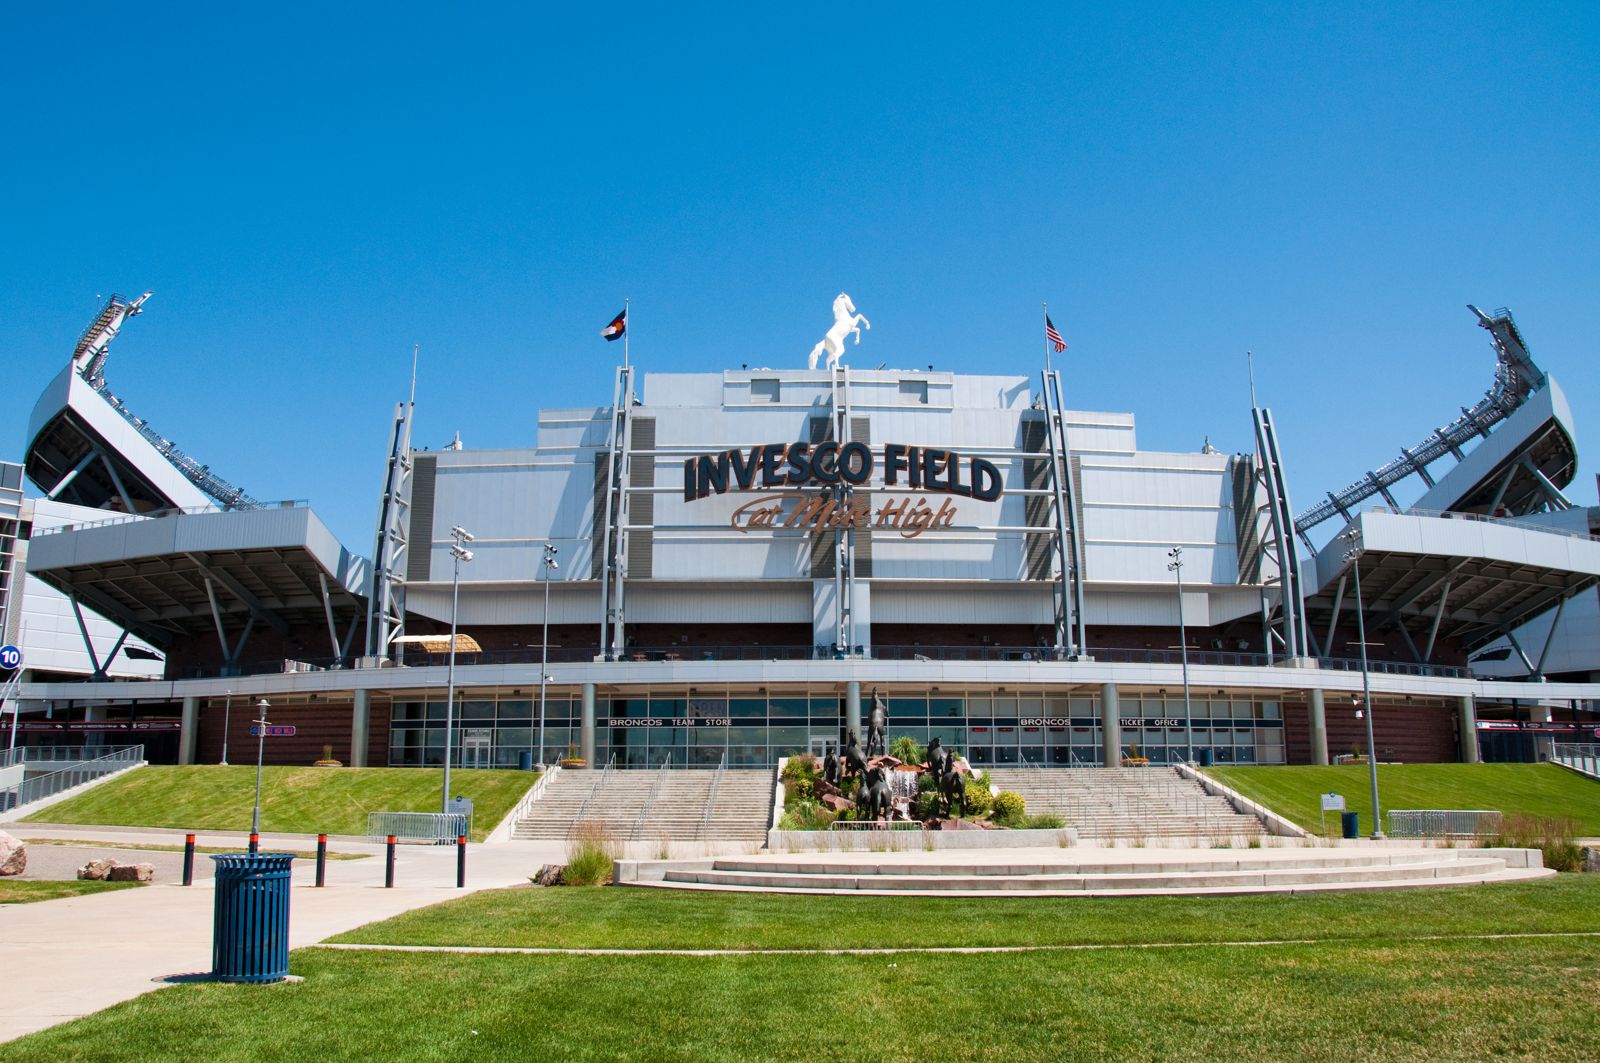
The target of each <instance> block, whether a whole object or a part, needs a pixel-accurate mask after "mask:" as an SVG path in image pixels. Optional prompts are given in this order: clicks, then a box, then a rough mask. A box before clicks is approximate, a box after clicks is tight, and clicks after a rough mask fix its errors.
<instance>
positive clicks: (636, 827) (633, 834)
mask: <svg viewBox="0 0 1600 1063" xmlns="http://www.w3.org/2000/svg"><path fill="white" fill-rule="evenodd" d="M671 767H672V753H671V751H668V753H667V759H666V760H663V761H662V762H661V767H660V768H658V769H656V781H655V785H653V786H651V787H650V792H649V793H648V794H646V795H645V799H644V804H642V805H640V806H639V818H638V819H635V820H634V821H633V829H632V830H630V831H629V832H628V840H629V841H632V840H634V839H635V838H638V837H639V832H640V831H641V830H643V829H644V825H645V821H646V820H648V819H649V818H650V810H651V809H652V808H654V807H655V804H656V795H657V794H659V793H660V792H661V787H662V784H664V783H665V782H666V781H667V771H668V770H669V769H670V768H671Z"/></svg>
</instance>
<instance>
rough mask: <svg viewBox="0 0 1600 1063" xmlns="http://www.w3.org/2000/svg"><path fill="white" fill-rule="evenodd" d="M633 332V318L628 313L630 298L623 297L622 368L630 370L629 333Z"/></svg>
mask: <svg viewBox="0 0 1600 1063" xmlns="http://www.w3.org/2000/svg"><path fill="white" fill-rule="evenodd" d="M632 331H633V316H632V315H631V314H629V313H628V297H627V296H623V297H622V368H624V369H626V368H628V333H630V332H632Z"/></svg>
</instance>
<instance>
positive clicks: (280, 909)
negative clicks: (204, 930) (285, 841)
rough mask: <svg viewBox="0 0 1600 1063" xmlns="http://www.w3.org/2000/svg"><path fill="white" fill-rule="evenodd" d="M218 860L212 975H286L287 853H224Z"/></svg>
mask: <svg viewBox="0 0 1600 1063" xmlns="http://www.w3.org/2000/svg"><path fill="white" fill-rule="evenodd" d="M211 859H212V860H214V861H216V865H217V893H216V902H215V904H216V907H215V914H214V918H213V923H212V930H211V976H212V977H213V978H215V979H217V981H219V982H281V981H283V979H285V978H286V977H288V975H289V865H290V863H292V862H293V860H294V855H293V854H292V853H251V854H239V853H228V854H225V855H222V856H213V857H212V858H211Z"/></svg>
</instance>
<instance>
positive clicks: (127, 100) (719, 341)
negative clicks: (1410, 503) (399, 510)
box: [0, 3, 1600, 553]
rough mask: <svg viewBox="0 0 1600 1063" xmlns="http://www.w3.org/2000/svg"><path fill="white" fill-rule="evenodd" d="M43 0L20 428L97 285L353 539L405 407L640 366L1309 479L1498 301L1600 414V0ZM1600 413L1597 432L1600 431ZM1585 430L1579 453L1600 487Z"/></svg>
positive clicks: (24, 240)
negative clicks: (909, 403) (1206, 453)
mask: <svg viewBox="0 0 1600 1063" xmlns="http://www.w3.org/2000/svg"><path fill="white" fill-rule="evenodd" d="M457 6H461V7H464V8H466V10H465V11H456V10H448V9H447V8H446V6H445V5H426V6H410V7H408V6H406V5H398V4H388V5H383V6H375V7H372V8H369V9H361V8H357V7H351V8H349V9H348V10H333V8H334V7H335V5H317V6H305V7H294V6H285V7H283V8H270V7H269V8H262V7H260V6H255V7H237V6H232V5H204V6H184V5H154V6H147V7H141V8H128V7H127V6H125V5H118V6H114V7H105V8H101V9H94V8H92V7H82V8H80V7H76V6H74V7H66V6H62V5H57V6H56V8H57V9H54V10H51V9H48V8H49V6H48V5H30V6H28V7H27V8H25V9H20V10H18V11H15V12H13V13H11V14H10V15H9V16H8V19H7V26H6V32H5V35H4V38H3V39H0V60H3V61H0V89H3V90H4V92H5V98H6V99H7V100H8V101H10V103H9V104H8V106H7V107H6V108H5V112H4V114H3V116H0V152H3V154H0V159H3V165H0V203H3V204H4V206H3V208H0V365H3V366H4V381H5V382H4V384H3V385H0V457H6V458H11V459H14V460H15V459H20V457H21V454H22V449H23V446H24V443H25V440H24V439H23V436H24V434H25V428H26V420H27V414H28V411H29V410H30V409H31V408H32V404H33V401H34V399H35V397H36V396H37V394H38V392H39V390H40V389H41V388H42V387H43V386H44V384H45V383H47V382H48V380H49V379H50V378H51V377H52V376H53V375H54V374H55V372H56V371H57V369H58V368H59V366H60V365H61V364H62V363H63V362H64V361H65V360H66V358H67V356H68V354H69V353H70V351H71V347H72V344H73V342H74V341H75V339H76V337H77V335H78V333H79V332H80V331H81V330H82V329H83V327H84V326H85V325H86V324H87V323H88V322H89V320H90V319H91V318H92V317H93V316H94V313H95V311H96V310H97V309H98V306H99V302H100V299H99V298H98V296H100V295H103V294H109V293H110V292H111V291H121V292H125V293H129V294H137V293H138V292H140V291H143V290H145V289H154V290H155V292H156V295H155V297H154V298H153V299H152V300H151V301H150V304H149V309H148V312H147V313H146V314H145V315H144V316H143V317H142V318H140V319H139V320H137V321H135V322H134V323H133V324H132V325H130V327H129V328H128V329H127V330H126V332H125V333H124V335H123V337H122V338H121V339H120V340H119V341H118V343H117V345H116V347H115V348H114V349H113V355H112V359H111V361H110V363H109V366H108V376H109V379H110V381H111V386H112V388H113V390H115V391H116V392H117V393H118V394H119V395H121V396H122V397H123V398H124V399H125V400H126V401H127V402H128V403H129V405H130V406H131V407H132V408H133V409H135V410H136V411H138V412H139V413H140V414H141V415H142V416H144V417H146V418H148V419H149V420H150V422H151V423H152V424H153V425H154V426H155V427H157V428H158V429H159V430H160V431H162V432H163V433H165V434H167V435H168V436H170V437H172V438H173V439H175V440H176V441H177V442H178V443H179V444H180V446H182V447H183V448H185V449H186V450H188V451H189V452H190V453H192V454H194V455H196V456H197V457H199V458H200V459H201V460H203V461H205V462H208V463H210V464H211V465H212V467H213V468H215V469H216V470H217V471H218V472H220V473H222V474H223V475H224V476H226V477H228V478H229V479H231V480H233V481H234V482H236V483H238V484H240V485H241V486H243V487H244V488H245V489H247V490H248V491H249V492H250V493H251V494H253V495H254V496H256V497H257V498H262V499H277V498H291V497H308V498H310V499H311V500H312V502H313V504H314V505H315V506H316V508H317V509H318V510H319V511H320V512H321V513H322V514H323V515H324V517H325V519H327V520H328V521H329V523H330V525H331V526H332V527H333V528H334V530H335V532H337V533H338V534H339V535H340V537H341V538H343V539H344V540H345V542H346V543H347V544H348V545H350V546H351V547H352V548H354V549H356V550H358V551H360V552H363V553H365V552H368V550H369V549H370V539H371V535H372V524H373V520H374V517H375V510H376V498H377V492H378V489H379V486H380V479H381V472H382V461H383V455H384V447H385V444H386V438H385V432H386V426H387V421H388V417H389V412H390V409H391V408H392V404H393V402H394V401H395V400H397V399H399V398H401V397H403V396H404V393H405V389H406V385H407V375H408V372H409V366H410V352H411V346H412V344H413V343H420V344H421V345H422V351H423V355H422V371H421V377H420V382H419V396H418V398H419V403H418V426H417V442H418V443H419V444H426V445H429V446H434V447H437V446H440V445H443V444H444V443H446V442H448V441H449V439H450V438H451V435H452V434H453V433H454V432H456V431H458V430H459V431H460V432H461V434H462V437H463V438H464V440H465V441H466V442H467V444H468V445H472V446H521V445H528V444H530V443H531V442H532V441H533V427H534V421H535V411H536V410H537V409H538V408H539V407H541V406H575V405H593V404H596V403H601V402H605V401H607V400H608V399H609V396H610V382H611V375H612V370H613V366H614V363H615V358H616V356H618V355H619V354H620V350H619V349H618V348H617V347H616V346H608V345H606V344H604V343H602V342H601V341H600V339H599V338H598V330H599V328H600V327H601V326H602V325H604V324H605V322H606V321H608V320H609V319H610V317H611V316H612V315H613V314H614V313H615V312H616V311H617V310H618V309H619V308H620V306H621V303H622V299H623V297H624V296H628V297H631V298H632V299H633V307H634V345H633V352H634V357H635V360H636V361H637V362H638V363H639V364H640V365H641V366H643V367H645V368H646V369H647V370H664V371H687V370H700V371H712V370H718V369H721V368H724V367H728V366H737V365H739V364H741V363H749V364H751V365H779V364H799V363H800V362H801V361H802V360H803V359H804V357H805V354H806V352H807V351H808V350H809V349H810V347H811V345H812V344H813V343H814V342H815V341H816V340H817V338H819V336H820V334H821V332H822V331H823V330H824V329H825V328H826V326H827V325H828V323H829V321H830V317H829V302H830V300H831V298H832V297H833V295H834V294H836V293H837V292H838V291H840V290H841V289H843V290H847V291H849V292H850V293H851V295H852V296H853V297H854V298H855V301H856V303H857V305H858V306H859V307H860V309H861V310H862V311H863V312H864V313H866V314H867V315H868V316H869V317H870V318H871V319H872V323H873V330H872V332H871V333H870V334H869V335H868V337H867V340H866V342H865V343H863V345H862V346H861V347H860V348H859V350H857V349H854V348H853V349H852V351H851V354H852V357H853V360H854V363H855V364H859V365H867V366H875V365H877V364H878V363H879V362H887V363H889V364H890V365H893V366H921V365H927V364H930V363H931V364H933V365H935V366H937V367H938V368H941V369H963V368H970V369H982V370H984V371H1015V372H1019V373H1034V372H1036V371H1037V369H1038V368H1039V366H1040V362H1041V360H1042V355H1041V351H1042V344H1041V337H1040V331H1041V330H1040V323H1039V303H1040V301H1041V300H1045V299H1048V300H1049V301H1050V304H1051V312H1052V316H1053V317H1054V318H1055V320H1056V322H1057V323H1058V325H1060V327H1061V328H1062V330H1063V331H1064V332H1065V333H1066V334H1067V338H1068V340H1069V342H1070V343H1071V344H1072V349H1071V351H1070V352H1069V353H1068V355H1067V356H1066V357H1065V358H1063V360H1062V363H1061V364H1062V366H1063V368H1066V369H1067V370H1068V375H1067V380H1066V383H1067V389H1068V403H1069V405H1071V406H1073V407H1075V408H1084V409H1109V410H1131V411H1133V412H1134V413H1135V414H1136V415H1137V416H1138V418H1139V438H1140V443H1141V445H1142V446H1144V447H1146V448H1150V449H1180V450H1194V449H1198V448H1199V446H1200V444H1201V441H1202V439H1203V438H1204V437H1205V436H1207V435H1209V436H1210V437H1211V439H1212V441H1213V442H1214V443H1215V444H1216V445H1217V446H1218V447H1220V448H1222V449H1225V450H1245V449H1249V448H1250V447H1251V440H1250V425H1249V414H1248V400H1247V391H1246V378H1245V362H1244V352H1245V350H1247V349H1250V350H1254V351H1255V352H1256V357H1257V381H1258V386H1259V389H1260V393H1261V396H1262V398H1263V400H1264V402H1266V403H1267V404H1270V405H1271V406H1272V407H1273V408H1274V409H1275V411H1276V414H1277V418H1278V424H1279V430H1280V432H1281V434H1282V440H1283V443H1284V447H1285V452H1286V455H1287V458H1288V460H1289V463H1290V472H1291V490H1292V493H1293V495H1294V498H1295V504H1296V508H1298V509H1303V508H1305V507H1306V506H1307V505H1309V504H1310V503H1311V502H1312V501H1313V499H1314V498H1315V497H1317V496H1319V495H1320V494H1321V493H1322V492H1324V491H1326V490H1329V489H1333V488H1338V487H1341V486H1343V485H1344V484H1346V483H1348V482H1349V481H1351V480H1354V479H1356V478H1357V477H1359V476H1360V475H1361V474H1362V472H1364V471H1365V470H1366V469H1368V468H1371V467H1375V466H1376V465H1378V464H1381V463H1383V462H1385V461H1387V460H1388V459H1390V458H1392V457H1395V456H1396V455H1397V454H1398V450H1399V448H1400V447H1401V446H1406V445H1410V444H1412V443H1414V442H1416V441H1417V440H1418V439H1420V438H1421V437H1422V436H1423V435H1425V434H1426V433H1427V432H1428V431H1430V430H1431V429H1433V428H1434V427H1436V426H1438V425H1441V424H1443V423H1445V422H1446V421H1448V420H1450V419H1451V418H1452V416H1454V415H1455V414H1456V413H1457V412H1458V409H1459V407H1461V406H1463V405H1469V404H1471V403H1472V402H1474V401H1475V400H1476V399H1477V398H1478V396H1479V395H1480V394H1481V393H1482V391H1483V390H1484V389H1485V388H1486V387H1487V386H1488V385H1489V383H1490V380H1491V372H1492V368H1493V355H1492V352H1491V350H1490V347H1489V345H1488V342H1487V341H1488V336H1487V334H1486V333H1484V332H1483V331H1482V330H1480V329H1478V328H1477V327H1476V326H1475V324H1474V321H1473V319H1472V317H1471V315H1469V314H1468V313H1467V312H1466V310H1465V309H1464V304H1466V303H1468V302H1477V303H1479V304H1481V305H1483V306H1485V307H1486V308H1492V307H1498V306H1510V307H1512V308H1513V309H1514V311H1515V312H1516V314H1517V319H1518V321H1519V323H1520V324H1521V325H1522V327H1523V331H1524V334H1525V335H1526V337H1527V339H1528V341H1529V344H1530V345H1531V347H1532V348H1533V353H1534V355H1535V357H1536V358H1537V359H1538V360H1539V361H1540V363H1541V364H1542V365H1543V366H1544V367H1545V368H1546V369H1547V370H1549V371H1551V372H1553V373H1554V374H1555V375H1556V376H1557V377H1558V378H1560V379H1561V381H1562V383H1563V385H1564V386H1565V387H1566V389H1567V391H1568V395H1569V397H1570V399H1571V400H1572V404H1573V407H1574V409H1575V411H1576V413H1577V415H1578V418H1579V423H1580V429H1582V427H1583V426H1584V425H1587V424H1590V423H1594V419H1596V418H1600V381H1597V380H1596V375H1595V371H1594V365H1595V346H1596V337H1600V299H1597V293H1600V221H1597V212H1596V204H1597V203H1600V178H1597V176H1596V174H1597V167H1596V162H1597V158H1600V153H1597V148H1600V142H1597V141H1600V92H1597V86H1600V76H1597V75H1600V59H1597V56H1600V14H1597V10H1600V9H1596V8H1595V6H1594V5H1581V4H1540V5H1513V4H1503V5H1477V4H1459V3H1458V4H1449V5H1404V7H1403V9H1402V8H1401V7H1400V6H1398V5H1359V4H1346V5H1339V6H1338V7H1337V8H1335V7H1334V6H1333V5H1317V4H1314V5H1303V6H1297V5H1238V6H1223V5H1194V4H1186V5H1138V6H1133V7H1129V8H1127V9H1125V10H1119V11H1112V12H1108V11H1107V10H1105V9H1104V5H1082V6H1079V5H1064V4H1052V5H1044V6H1039V7H1026V6H1022V7H1013V6H1009V5H966V6H945V5H927V4H922V5H905V6H887V5H875V6H872V7H867V8H865V9H864V7H865V6H864V5H852V6H848V7H834V8H825V7H822V6H820V5H803V6H797V7H794V8H784V9H773V10H770V11H759V10H755V9H754V5H751V6H749V7H747V8H745V9H741V8H738V7H734V6H732V5H729V6H728V7H725V8H704V7H696V6H687V5H674V6H672V7H671V8H670V9H668V8H667V7H666V6H665V5H654V6H648V7H641V8H629V7H624V6H616V5H608V6H605V7H593V6H585V9H584V10H583V11H582V12H581V13H580V12H578V11H576V10H574V9H573V8H571V7H567V6H563V7H560V8H552V9H549V10H539V9H534V8H532V7H531V6H524V5H519V6H517V7H516V8H512V9H506V10H491V9H488V8H486V7H483V6H478V5H457ZM1579 442H1580V448H1582V447H1584V446H1600V436H1597V435H1594V434H1592V433H1591V432H1588V431H1584V432H1583V434H1582V435H1580V440H1579ZM1595 468H1596V466H1595V464H1594V463H1593V462H1592V461H1590V460H1585V461H1584V462H1583V467H1582V468H1581V470H1580V473H1579V479H1578V481H1577V482H1576V483H1575V484H1574V486H1573V488H1572V492H1571V493H1572V494H1573V495H1574V497H1575V498H1576V499H1577V500H1579V501H1582V502H1588V503H1593V502H1594V500H1595V481H1594V470H1595Z"/></svg>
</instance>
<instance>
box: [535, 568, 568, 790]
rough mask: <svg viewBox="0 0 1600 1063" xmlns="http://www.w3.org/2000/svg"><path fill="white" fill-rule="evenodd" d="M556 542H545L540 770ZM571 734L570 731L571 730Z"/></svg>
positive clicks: (540, 659)
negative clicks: (551, 582) (552, 575)
mask: <svg viewBox="0 0 1600 1063" xmlns="http://www.w3.org/2000/svg"><path fill="white" fill-rule="evenodd" d="M559 552H560V551H558V550H557V549H556V547H555V544H554V543H545V544H544V633H543V635H541V636H540V639H539V645H540V647H541V649H540V653H539V757H538V761H539V770H540V771H543V770H544V695H545V687H546V686H548V685H549V683H550V674H549V673H550V576H551V574H552V573H554V572H555V571H556V569H558V568H560V567H561V566H560V565H559V564H557V563H556V554H557V553H559ZM569 734H570V732H569Z"/></svg>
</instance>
